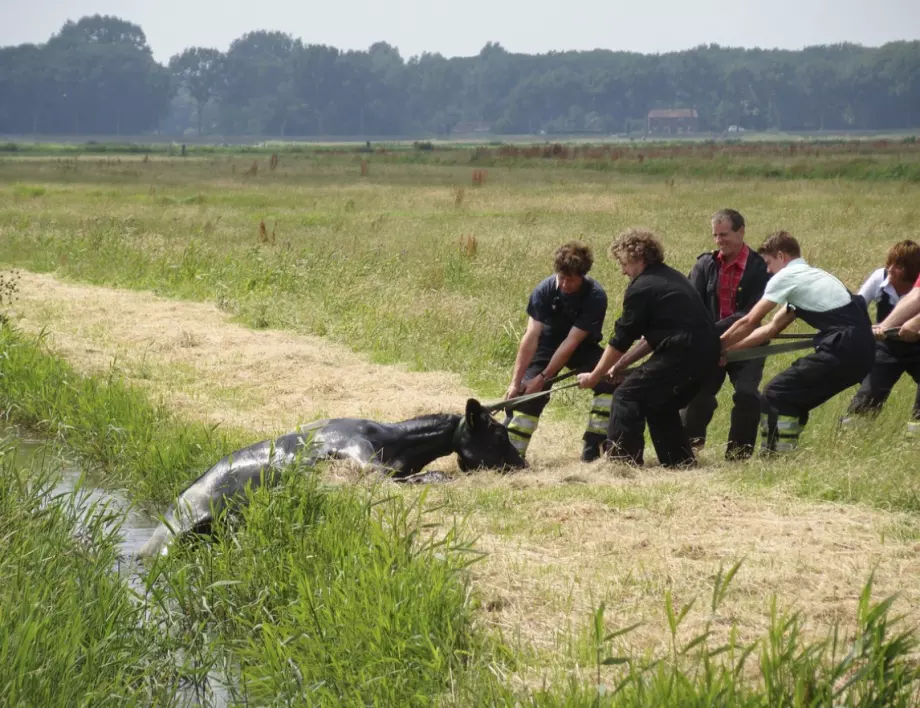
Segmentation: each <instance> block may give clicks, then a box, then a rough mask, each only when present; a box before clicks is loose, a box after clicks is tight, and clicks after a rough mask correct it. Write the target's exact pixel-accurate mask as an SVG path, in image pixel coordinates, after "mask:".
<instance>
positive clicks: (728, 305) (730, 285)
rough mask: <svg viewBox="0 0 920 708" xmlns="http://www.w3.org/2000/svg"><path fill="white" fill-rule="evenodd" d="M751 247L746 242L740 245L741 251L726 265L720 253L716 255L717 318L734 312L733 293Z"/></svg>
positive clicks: (739, 280)
mask: <svg viewBox="0 0 920 708" xmlns="http://www.w3.org/2000/svg"><path fill="white" fill-rule="evenodd" d="M750 252H751V249H750V248H748V246H747V244H745V245H744V246H742V247H741V252H740V253H739V254H738V256H737V257H736V258H735V260H733V261H732V262H731V263H729V264H728V265H725V261H724V260H723V258H722V254H721V253H718V254H717V255H716V260H717V261H719V319H720V320H721V319H725V318H726V317H728V316H729V315H733V314H735V295H736V294H737V293H738V286H739V285H740V284H741V276H742V275H743V274H744V267H745V266H746V265H747V260H748V254H749V253H750Z"/></svg>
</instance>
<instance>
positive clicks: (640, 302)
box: [578, 280, 650, 388]
mask: <svg viewBox="0 0 920 708" xmlns="http://www.w3.org/2000/svg"><path fill="white" fill-rule="evenodd" d="M649 299H650V295H649V293H648V292H646V291H645V288H644V287H643V286H642V284H641V283H639V285H638V286H637V281H636V280H633V282H631V283H630V284H629V287H627V288H626V294H625V296H624V298H623V313H622V314H621V315H620V318H619V319H618V320H617V321H616V323H615V324H614V326H613V336H612V337H611V338H610V343H609V344H608V345H607V348H606V349H604V353H603V354H602V355H601V359H600V361H598V362H597V365H596V366H595V367H594V371H592V372H591V373H590V374H579V375H578V386H579V388H594V387H595V386H597V384H598V383H599V382H600V380H601V379H602V378H603V377H604V376H605V375H606V374H607V373H608V372H609V371H610V370H611V369H612V368H613V367H614V366H615V365H616V364H617V362H619V361H620V359H621V358H622V357H623V354H624V352H626V351H627V350H629V348H630V346H631V345H632V344H633V342H635V341H636V340H637V339H639V338H640V337H641V336H642V331H643V330H644V329H645V326H646V322H647V320H648V308H649Z"/></svg>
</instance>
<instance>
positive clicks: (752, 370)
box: [681, 209, 770, 460]
mask: <svg viewBox="0 0 920 708" xmlns="http://www.w3.org/2000/svg"><path fill="white" fill-rule="evenodd" d="M712 237H713V239H714V240H715V243H716V246H717V248H716V250H714V251H711V252H710V251H707V252H706V253H704V254H702V255H701V256H700V257H699V258H698V259H697V261H696V264H695V265H694V266H693V270H691V271H690V282H691V283H692V284H693V287H694V288H695V289H696V291H697V292H698V293H699V294H700V297H702V298H703V303H704V304H705V305H706V309H707V310H708V311H709V315H710V317H712V319H713V321H714V322H715V324H716V332H717V333H718V334H719V335H720V336H721V335H722V334H723V333H724V332H725V331H726V330H727V329H728V328H729V327H731V326H732V325H733V324H734V323H735V322H737V321H738V320H739V319H741V317H743V316H744V315H745V314H747V313H748V312H749V311H750V309H751V308H752V307H753V306H754V305H755V304H756V303H757V301H758V300H760V298H761V296H762V295H763V291H764V288H765V287H766V285H767V281H768V280H769V278H770V274H769V273H768V272H767V266H766V264H765V263H764V260H763V258H761V256H760V255H759V254H758V253H757V252H756V251H754V250H752V249H750V248H749V247H748V246H747V244H745V242H744V217H743V216H741V214H739V213H738V212H737V211H735V210H734V209H722V210H720V211H717V212H716V213H715V214H714V215H713V217H712ZM763 365H764V360H763V359H751V360H749V361H739V362H734V363H731V364H728V365H727V366H724V367H719V368H718V369H717V370H716V371H714V372H713V374H712V376H711V377H710V378H709V379H708V380H707V381H706V382H705V384H704V385H703V388H702V389H701V390H700V392H699V394H698V395H697V396H696V397H695V398H694V399H693V400H692V401H691V402H690V405H688V406H687V408H685V409H684V410H683V411H681V417H682V419H683V423H684V428H685V429H686V431H687V436H688V437H689V438H690V442H691V444H692V445H693V446H694V447H696V448H701V447H703V445H704V444H705V443H706V428H707V427H708V426H709V423H710V421H711V420H712V415H713V413H715V411H716V408H717V407H718V403H717V402H716V395H717V394H718V393H719V390H720V389H721V388H722V385H723V384H724V383H725V376H726V374H727V375H728V378H729V379H731V382H732V386H734V388H735V393H734V395H733V396H732V412H731V426H730V427H729V430H728V446H727V448H726V450H725V457H726V459H728V460H743V459H747V458H748V457H750V456H751V454H752V453H753V452H754V443H755V442H756V440H757V426H758V422H759V420H760V394H759V393H758V391H757V389H758V387H759V386H760V380H761V378H762V377H763Z"/></svg>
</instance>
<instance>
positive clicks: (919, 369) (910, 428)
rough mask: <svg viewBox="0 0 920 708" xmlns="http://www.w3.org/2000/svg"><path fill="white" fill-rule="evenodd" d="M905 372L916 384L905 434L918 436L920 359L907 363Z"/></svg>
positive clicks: (919, 430) (919, 419) (912, 436)
mask: <svg viewBox="0 0 920 708" xmlns="http://www.w3.org/2000/svg"><path fill="white" fill-rule="evenodd" d="M906 368H907V373H908V374H910V377H911V378H912V379H913V380H914V381H915V382H916V384H917V393H916V395H915V396H914V406H913V408H912V409H911V412H910V419H909V420H908V421H907V435H908V436H909V437H911V438H920V359H918V360H917V361H914V362H912V363H910V364H908V365H907V367H906Z"/></svg>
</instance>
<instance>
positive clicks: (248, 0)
mask: <svg viewBox="0 0 920 708" xmlns="http://www.w3.org/2000/svg"><path fill="white" fill-rule="evenodd" d="M96 13H99V14H104V15H105V14H108V15H116V16H118V17H121V18H122V19H125V20H129V21H131V22H134V23H136V24H139V25H140V26H141V27H142V28H143V30H144V32H145V33H146V34H147V41H148V42H149V43H150V46H151V48H152V49H153V53H154V57H155V58H156V59H157V60H158V61H160V62H164V63H165V62H166V61H168V59H169V57H170V56H172V55H173V54H176V53H178V52H180V51H182V50H183V49H185V48H186V47H190V46H202V47H215V48H217V49H220V50H221V51H226V49H227V47H228V46H229V45H230V42H232V41H233V40H234V39H236V38H237V37H239V36H241V35H243V34H245V33H246V32H249V31H253V30H259V29H266V30H281V31H284V32H288V33H289V34H291V35H293V36H294V37H295V38H296V37H299V38H300V39H302V40H303V41H304V42H306V43H310V44H328V45H331V46H334V47H338V48H339V49H367V48H368V47H369V46H370V45H371V44H373V43H374V42H377V41H385V42H389V43H390V44H392V45H394V46H396V47H398V48H399V51H400V54H402V56H403V58H405V59H408V58H409V57H411V56H413V55H415V54H420V53H421V52H423V51H429V52H440V53H441V54H443V55H445V56H448V57H450V56H470V55H473V54H477V53H478V52H479V50H480V49H481V48H482V46H483V45H484V44H485V43H486V42H488V41H493V42H500V43H501V44H502V46H504V47H505V48H506V49H507V50H508V51H511V52H521V53H526V54H536V53H542V52H547V51H553V50H568V49H576V50H584V49H596V48H601V49H614V50H629V51H638V52H643V53H655V52H667V51H672V50H677V49H687V48H691V47H694V46H697V45H699V44H708V43H710V42H714V43H717V44H721V45H723V46H734V47H737V46H743V47H764V48H773V47H781V48H787V49H799V48H801V47H804V46H808V45H813V44H830V43H836V42H856V43H859V44H863V45H866V46H878V45H880V44H884V43H885V42H889V41H894V40H899V39H920V0H872V1H871V2H870V0H737V1H736V2H725V1H724V0H629V2H623V1H622V0H553V1H550V0H386V1H383V0H376V1H374V0H320V1H316V0H314V1H313V2H310V1H309V0H0V46H5V45H10V44H21V43H23V42H35V43H39V42H44V41H46V40H47V39H48V38H49V37H50V36H51V35H52V34H53V33H54V32H56V31H57V30H59V29H60V27H61V25H63V24H64V22H65V21H66V20H67V19H73V20H77V19H79V18H80V17H82V16H84V15H92V14H96Z"/></svg>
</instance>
